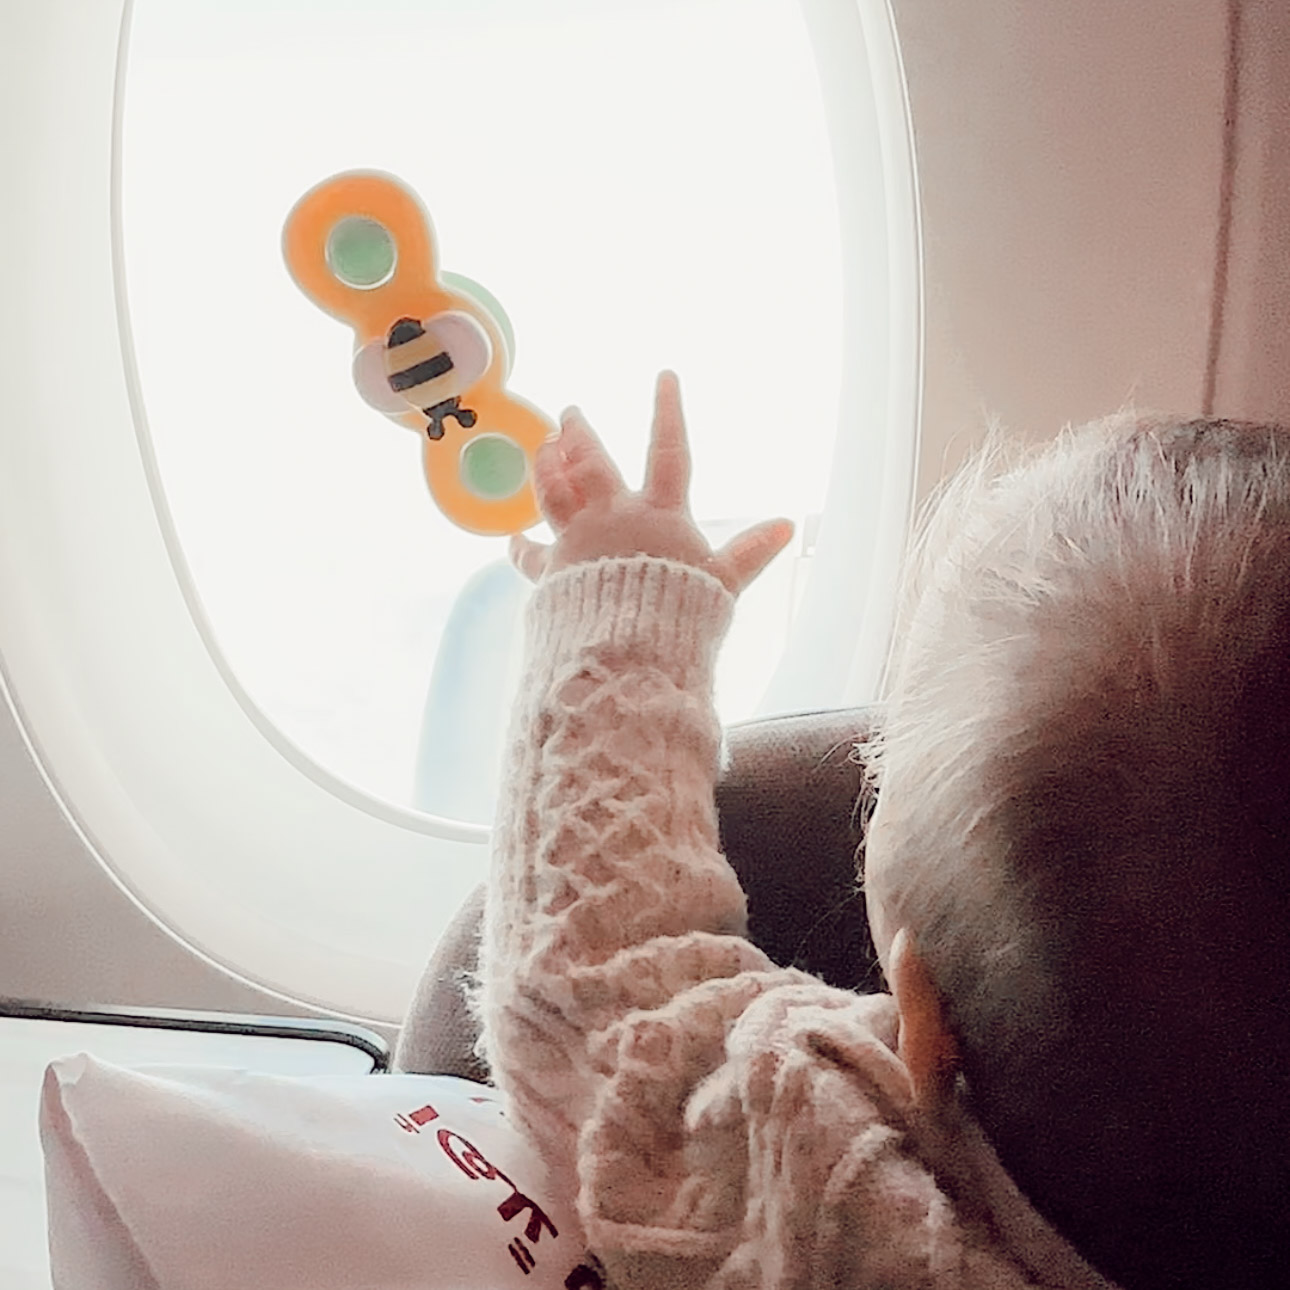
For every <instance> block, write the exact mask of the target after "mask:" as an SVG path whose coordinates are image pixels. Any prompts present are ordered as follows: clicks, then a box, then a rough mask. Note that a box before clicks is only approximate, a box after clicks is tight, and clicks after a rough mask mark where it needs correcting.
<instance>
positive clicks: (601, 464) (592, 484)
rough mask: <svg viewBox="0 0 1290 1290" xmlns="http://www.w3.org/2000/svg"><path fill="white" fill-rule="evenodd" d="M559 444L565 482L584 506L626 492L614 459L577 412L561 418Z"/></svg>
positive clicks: (567, 412) (571, 410) (570, 409)
mask: <svg viewBox="0 0 1290 1290" xmlns="http://www.w3.org/2000/svg"><path fill="white" fill-rule="evenodd" d="M559 444H560V451H561V453H563V455H564V461H565V478H566V479H567V480H568V481H569V484H570V485H571V487H572V488H573V490H574V491H575V492H576V493H577V494H578V498H579V501H580V502H581V503H582V504H583V505H584V506H586V505H589V504H591V503H595V502H604V501H608V500H609V499H610V498H611V497H615V496H617V495H618V494H619V493H622V492H625V491H626V485H625V484H624V483H623V477H622V476H621V475H620V474H619V473H618V467H617V466H615V465H614V462H613V458H612V457H610V455H609V453H608V452H606V451H605V445H604V444H603V443H601V442H600V436H599V435H598V434H597V433H596V432H595V431H594V430H593V429H592V428H591V426H590V424H589V423H588V421H587V418H586V417H584V416H583V415H582V413H581V412H580V411H579V410H578V409H577V408H569V409H567V410H566V411H565V413H564V415H563V416H562V417H561V418H560V439H559Z"/></svg>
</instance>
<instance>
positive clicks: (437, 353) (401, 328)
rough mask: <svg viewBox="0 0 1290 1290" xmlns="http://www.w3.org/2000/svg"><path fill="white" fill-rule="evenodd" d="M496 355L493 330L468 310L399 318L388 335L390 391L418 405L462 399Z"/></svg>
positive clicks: (386, 356)
mask: <svg viewBox="0 0 1290 1290" xmlns="http://www.w3.org/2000/svg"><path fill="white" fill-rule="evenodd" d="M491 360H492V347H491V346H490V345H489V343H488V334H487V333H486V332H485V331H484V329H483V328H482V327H481V326H480V325H479V323H477V322H476V321H475V320H474V319H473V318H472V317H471V316H470V315H469V314H465V313H458V312H455V311H454V312H449V313H443V314H437V315H436V316H435V317H433V318H429V319H426V320H425V321H424V322H423V321H421V320H420V319H416V318H400V319H399V321H398V322H396V323H395V324H394V325H393V326H392V327H391V328H390V330H389V333H388V334H387V336H386V339H385V373H386V379H387V381H388V383H389V387H390V390H391V392H392V393H394V394H395V395H396V396H397V397H398V398H400V399H402V400H403V401H404V403H405V404H410V405H411V406H412V407H414V408H421V409H427V408H431V407H436V406H438V405H439V404H442V403H446V402H449V401H450V400H453V399H459V398H460V397H461V396H462V395H463V394H465V392H466V391H467V390H468V389H470V387H471V386H472V385H474V384H475V382H476V381H478V380H479V378H480V377H481V376H483V374H484V372H485V371H487V369H488V365H489V363H490V362H491Z"/></svg>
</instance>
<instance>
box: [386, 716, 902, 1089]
mask: <svg viewBox="0 0 1290 1290" xmlns="http://www.w3.org/2000/svg"><path fill="white" fill-rule="evenodd" d="M874 715H875V710H874V709H873V708H871V707H861V708H844V709H839V710H835V711H827V712H815V713H807V714H802V715H797V716H782V717H770V718H765V719H762V720H756V721H749V722H743V723H740V724H738V725H735V726H732V727H731V728H730V729H729V730H728V731H727V732H726V756H725V765H724V768H723V771H722V774H721V777H720V779H719V781H718V784H717V817H718V824H719V827H720V832H721V845H722V849H723V850H724V851H725V853H726V856H727V858H728V859H729V861H730V863H731V865H732V866H733V867H734V869H735V871H736V873H738V875H739V880H740V882H741V883H742V884H743V888H744V890H745V892H747V894H748V918H749V933H750V935H751V936H752V939H753V940H754V941H755V942H756V943H757V944H758V945H759V946H760V947H761V948H762V949H763V950H764V951H765V952H766V953H767V954H768V955H769V956H770V957H771V958H772V959H774V960H775V962H777V963H780V964H782V965H784V966H789V965H792V966H796V967H800V968H803V969H804V970H806V971H808V972H812V973H814V974H815V975H817V976H819V977H821V978H822V979H823V980H825V981H827V982H828V983H829V984H830V985H834V986H838V987H840V988H843V989H848V990H856V991H859V992H860V993H872V992H875V991H878V990H882V989H884V988H885V987H884V985H883V979H882V969H881V968H880V967H879V965H878V961H877V955H876V954H875V952H874V948H873V941H872V939H871V938H870V934H869V924H868V920H867V917H866V914H865V905H864V894H863V890H862V887H861V880H860V872H859V859H860V855H861V849H862V847H863V829H864V824H865V821H866V820H867V819H868V816H869V813H870V812H871V810H872V807H873V795H872V792H871V790H870V788H869V786H868V784H867V783H866V780H865V773H864V768H863V766H862V765H861V763H860V761H859V759H858V758H857V757H856V755H855V748H856V745H857V743H859V742H861V741H863V739H864V738H865V736H866V735H867V734H868V732H869V731H870V730H871V729H872V727H873V721H874ZM483 909H484V888H483V886H482V885H481V886H479V887H477V888H476V889H475V890H474V891H473V892H472V893H471V894H470V896H469V897H468V898H467V899H466V901H465V902H464V903H463V904H462V906H461V907H460V909H459V910H458V912H457V914H456V916H455V918H454V919H453V921H452V923H451V924H450V925H449V927H448V930H447V931H446V932H445V933H444V935H443V937H442V938H441V939H440V941H439V944H438V945H437V946H436V948H435V950H434V953H433V955H432V956H431V958H430V961H429V963H428V964H427V965H426V969H425V971H424V973H423V974H422V977H421V982H420V985H419V986H418V988H417V991H416V994H415V996H414V998H413V1000H412V1003H411V1005H410V1006H409V1008H408V1011H407V1014H406V1016H405V1018H404V1022H403V1026H402V1029H401V1031H400V1034H399V1039H398V1043H397V1046H396V1048H395V1053H394V1062H393V1066H394V1069H395V1070H396V1071H406V1072H412V1073H419V1074H427V1075H458V1076H461V1077H463V1078H466V1079H474V1080H479V1081H481V1082H487V1080H488V1070H487V1067H486V1066H485V1064H484V1062H483V1061H482V1060H481V1059H480V1057H479V1056H478V1054H477V1053H476V1051H475V1045H476V1041H477V1040H478V1038H479V1027H478V1023H477V1021H476V1019H475V1017H474V1016H473V1014H472V1013H471V1011H470V1008H469V1006H468V1004H467V1001H466V993H465V988H464V987H465V985H466V982H467V981H468V979H469V978H470V976H471V974H472V973H473V972H474V971H475V969H476V967H477V966H478V949H479V930H480V921H481V918H482V916H483Z"/></svg>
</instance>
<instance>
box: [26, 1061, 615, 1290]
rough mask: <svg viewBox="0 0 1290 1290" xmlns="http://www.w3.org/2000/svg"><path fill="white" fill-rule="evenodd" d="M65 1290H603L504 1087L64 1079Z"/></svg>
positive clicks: (60, 1144) (72, 1067)
mask: <svg viewBox="0 0 1290 1290" xmlns="http://www.w3.org/2000/svg"><path fill="white" fill-rule="evenodd" d="M41 1138H42V1141H43V1143H44V1149H45V1162H46V1183H47V1186H46V1190H47V1194H48V1203H49V1240H50V1261H51V1266H52V1269H53V1276H54V1286H55V1288H56V1290H261V1288H262V1290H396V1288H397V1290H423V1288H424V1290H457V1288H458V1287H460V1288H461V1290H507V1288H508V1287H524V1290H555V1288H556V1287H567V1288H568V1290H582V1288H583V1287H586V1288H587V1290H601V1286H602V1280H601V1277H600V1275H599V1272H598V1270H597V1268H596V1266H595V1263H594V1260H591V1259H589V1258H588V1257H587V1256H586V1255H585V1254H584V1251H583V1244H582V1236H581V1233H580V1231H579V1228H578V1225H577V1223H576V1222H575V1221H574V1216H573V1205H572V1203H571V1198H568V1197H557V1196H553V1195H550V1194H549V1193H548V1191H547V1189H546V1174H545V1169H544V1168H543V1166H542V1164H541V1162H540V1160H539V1159H538V1157H537V1155H536V1153H535V1152H534V1151H533V1149H532V1148H531V1147H530V1146H529V1145H528V1143H527V1141H526V1140H524V1139H523V1138H522V1137H521V1136H520V1134H519V1133H518V1132H517V1131H516V1130H515V1128H514V1127H513V1126H512V1125H511V1124H510V1123H509V1122H508V1121H507V1119H506V1117H505V1115H504V1113H503V1111H502V1108H501V1105H500V1104H499V1102H498V1100H497V1097H496V1094H495V1093H494V1092H493V1090H491V1089H489V1088H487V1087H485V1086H483V1085H480V1084H474V1083H471V1082H470V1081H468V1080H460V1079H455V1078H452V1077H450V1076H433V1075H365V1076H348V1075H333V1076H312V1077H294V1078H293V1077H287V1076H275V1075H258V1074H247V1073H244V1072H239V1071H231V1070H222V1069H217V1068H183V1069H180V1068H169V1067H167V1068H161V1067H156V1068H152V1069H149V1070H146V1071H130V1070H124V1069H121V1068H119V1067H115V1066H111V1065H108V1064H106V1063H103V1062H98V1061H95V1060H94V1059H93V1058H90V1057H86V1056H79V1057H71V1058H65V1059H63V1060H61V1061H58V1062H55V1063H54V1064H53V1065H52V1066H51V1067H50V1068H49V1070H48V1072H47V1073H46V1077H45V1087H44V1094H43V1098H42V1103H41Z"/></svg>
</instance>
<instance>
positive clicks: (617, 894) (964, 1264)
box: [479, 558, 1105, 1290]
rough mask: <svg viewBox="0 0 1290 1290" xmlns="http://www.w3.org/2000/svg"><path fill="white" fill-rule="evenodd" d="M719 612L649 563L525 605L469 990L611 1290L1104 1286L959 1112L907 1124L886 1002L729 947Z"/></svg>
mask: <svg viewBox="0 0 1290 1290" xmlns="http://www.w3.org/2000/svg"><path fill="white" fill-rule="evenodd" d="M732 605H733V601H732V598H731V596H730V595H729V593H728V592H726V590H725V589H724V588H723V587H722V586H721V585H720V583H718V582H717V581H716V580H715V579H712V578H710V577H708V576H707V575H706V574H703V573H701V572H698V571H696V570H694V569H690V568H687V567H684V566H681V565H675V564H670V563H668V562H665V561H661V560H653V559H647V558H639V559H630V560H604V561H600V562H598V563H595V564H586V565H579V566H576V567H574V568H572V569H568V570H565V571H562V572H560V573H558V574H556V575H554V576H552V577H550V578H548V579H547V580H546V581H545V582H544V583H543V584H541V585H540V586H539V588H538V589H537V591H536V593H535V595H534V597H533V601H532V603H531V606H530V610H529V620H528V644H527V656H526V667H525V672H524V677H523V682H522V690H521V697H520V699H519V702H518V707H517V712H516V716H515V722H514V726H513V728H512V732H511V737H510V744H509V750H508V761H507V771H506V778H505V781H504V787H503V803H504V805H503V808H502V811H501V813H500V818H499V821H498V827H497V831H496V840H495V844H494V859H493V875H492V883H491V886H490V891H489V904H488V913H487V917H486V919H485V932H484V943H483V951H482V956H481V982H480V996H479V1007H480V1009H481V1013H482V1017H483V1023H484V1040H483V1042H484V1045H485V1050H486V1055H487V1058H488V1060H489V1063H490V1065H491V1067H492V1071H493V1075H494V1078H495V1080H496V1081H497V1083H498V1085H499V1086H500V1087H501V1089H502V1090H503V1091H504V1092H505V1094H506V1095H507V1097H508V1100H509V1104H510V1107H511V1114H512V1115H513V1116H514V1117H515V1118H516V1119H517V1120H518V1121H519V1122H520V1123H521V1124H522V1125H523V1126H524V1127H525V1129H526V1130H527V1131H528V1133H529V1134H530V1135H531V1136H532V1137H533V1138H534V1139H535V1141H536V1142H537V1143H538V1144H539V1146H540V1147H541V1149H542V1150H543V1152H544V1154H545V1155H546V1156H547V1158H548V1160H549V1162H550V1164H551V1167H552V1169H553V1170H554V1171H555V1179H556V1182H557V1185H563V1186H565V1187H567V1188H568V1189H569V1191H571V1192H574V1191H576V1193H577V1195H578V1206H579V1212H580V1215H581V1218H582V1221H583V1224H584V1231H585V1236H586V1240H587V1243H588V1246H589V1248H590V1249H591V1251H592V1252H593V1253H594V1254H595V1255H596V1256H597V1257H598V1258H599V1259H600V1261H601V1263H602V1264H603V1265H604V1267H605V1268H606V1270H607V1272H608V1275H609V1279H610V1281H611V1282H612V1283H613V1284H614V1285H615V1286H617V1287H619V1290H635V1288H636V1287H640V1288H642V1290H644V1288H646V1287H649V1288H651V1290H652V1288H654V1287H658V1288H659V1290H663V1288H664V1287H666V1288H667V1290H672V1288H673V1287H691V1286H693V1287H698V1286H711V1287H723V1288H725V1287H730V1288H733V1287H754V1286H756V1287H802V1288H803V1290H805V1288H806V1287H812V1288H814V1290H824V1288H826V1287H827V1288H829V1290H832V1288H834V1287H852V1288H854V1290H903V1288H904V1287H932V1286H937V1287H940V1286H944V1287H949V1286H961V1287H999V1288H1000V1290H1002V1288H1005V1287H1007V1288H1011V1287H1021V1286H1031V1285H1048V1286H1054V1287H1063V1288H1064V1290H1065V1288H1069V1287H1078V1288H1079V1290H1093V1288H1094V1287H1097V1286H1103V1285H1105V1283H1104V1282H1101V1281H1100V1279H1099V1278H1098V1277H1097V1276H1096V1274H1095V1273H1093V1272H1092V1271H1091V1270H1090V1269H1089V1268H1088V1267H1087V1266H1086V1265H1084V1264H1083V1263H1082V1261H1081V1260H1079V1259H1078V1257H1077V1256H1076V1255H1075V1254H1074V1252H1073V1251H1071V1250H1070V1249H1069V1247H1067V1246H1066V1245H1065V1244H1064V1243H1063V1242H1062V1241H1061V1240H1060V1239H1059V1238H1057V1237H1056V1236H1055V1235H1054V1234H1053V1233H1052V1232H1051V1230H1050V1229H1048V1228H1047V1226H1046V1225H1045V1224H1044V1223H1043V1221H1042V1220H1041V1219H1040V1218H1039V1216H1038V1215H1037V1214H1035V1213H1034V1212H1033V1211H1032V1210H1030V1209H1029V1207H1027V1206H1026V1205H1025V1203H1024V1201H1022V1200H1021V1198H1020V1197H1019V1196H1018V1195H1017V1193H1016V1191H1015V1189H1014V1188H1012V1187H1011V1185H1010V1183H1009V1182H1008V1180H1007V1178H1006V1175H1004V1174H1003V1173H1002V1170H1001V1169H1000V1168H999V1167H998V1164H997V1162H996V1161H994V1160H993V1157H992V1155H991V1153H990V1151H989V1148H988V1146H987V1145H986V1144H985V1143H984V1142H983V1140H982V1139H981V1136H980V1134H979V1133H977V1132H976V1131H975V1130H974V1127H973V1126H972V1125H971V1124H970V1123H968V1122H967V1121H962V1122H961V1123H958V1124H955V1125H945V1124H941V1125H926V1124H920V1123H919V1122H918V1120H917V1117H916V1115H915V1112H914V1110H913V1108H912V1106H911V1099H910V1088H909V1081H908V1077H907V1074H906V1072H905V1069H904V1067H903V1066H902V1065H901V1063H900V1061H899V1060H898V1058H897V1057H896V1055H895V1052H894V1048H895V1026H896V1017H895V1010H894V1007H893V1005H892V1002H891V1000H890V999H889V998H888V997H887V996H885V995H879V996H872V997H868V998H863V997H859V996H856V995H853V994H849V993H846V992H844V991H839V990H835V989H832V988H830V987H828V986H826V985H824V984H823V983H822V982H820V981H818V980H816V979H814V978H812V977H810V976H807V975H806V974H804V973H802V972H798V971H795V970H791V969H781V968H777V967H776V966H775V965H774V964H772V963H771V962H770V961H769V960H768V959H767V958H766V956H765V955H764V954H762V952H761V951H760V950H758V949H757V948H756V947H755V946H754V945H752V944H751V943H750V942H749V941H748V940H746V939H745V938H744V931H745V901H744V895H743V892H742V891H741V889H740V887H739V884H738V882H737V880H736V878H735V876H734V873H733V872H732V870H731V869H730V867H729V865H728V864H727V863H726V861H725V859H724V857H723V856H722V855H721V853H720V851H719V849H718V846H717V826H716V812H715V806H714V802H713V788H714V783H715V778H716V774H717V769H718V757H719V748H720V728H719V726H718V723H717V718H716V714H715V712H714V710H713V705H712V678H713V662H714V658H715V654H716V650H717V647H718V645H719V643H720V641H721V638H722V636H723V635H724V632H725V630H726V627H727V625H728V623H729V620H730V615H731V610H732ZM950 1195H953V1196H954V1198H955V1199H954V1200H953V1201H951V1200H950V1199H949V1197H950Z"/></svg>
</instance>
